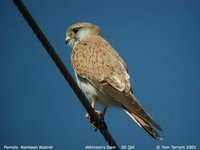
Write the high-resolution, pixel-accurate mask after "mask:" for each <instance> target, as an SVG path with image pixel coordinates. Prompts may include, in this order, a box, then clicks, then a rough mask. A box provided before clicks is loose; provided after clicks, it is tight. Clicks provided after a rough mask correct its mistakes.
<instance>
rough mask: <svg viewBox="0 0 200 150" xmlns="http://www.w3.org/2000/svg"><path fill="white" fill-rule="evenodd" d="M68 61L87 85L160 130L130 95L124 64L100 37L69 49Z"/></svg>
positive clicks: (88, 39) (92, 38) (89, 38)
mask: <svg viewBox="0 0 200 150" xmlns="http://www.w3.org/2000/svg"><path fill="white" fill-rule="evenodd" d="M71 59H72V65H73V67H74V69H75V71H76V73H77V75H78V76H80V77H82V78H85V79H86V80H88V82H91V84H93V85H94V86H95V87H96V88H97V89H99V91H101V92H102V93H103V94H105V95H106V96H108V97H109V98H110V99H111V98H112V99H113V100H115V101H117V102H118V103H119V104H120V105H121V106H122V107H123V108H124V109H126V110H127V111H129V112H130V113H134V114H136V115H138V116H139V117H141V118H142V119H144V120H145V121H146V122H149V123H150V124H152V125H154V126H155V127H156V128H157V129H159V130H162V129H161V127H160V126H159V125H158V124H156V122H155V121H154V120H153V119H152V118H151V117H150V115H149V114H148V113H146V112H145V110H144V109H143V108H142V106H141V105H140V104H139V102H138V101H137V99H136V98H135V97H134V95H133V94H132V92H131V88H130V80H129V78H130V77H129V75H128V73H127V69H126V64H125V63H124V61H123V60H122V58H121V57H120V56H119V54H118V53H117V52H116V51H115V50H114V49H113V48H112V47H111V45H110V44H109V43H108V42H106V41H105V40H104V39H103V38H101V37H100V36H90V37H88V38H87V39H85V40H82V41H80V42H79V43H78V44H77V45H76V46H75V48H74V49H73V51H72V57H71Z"/></svg>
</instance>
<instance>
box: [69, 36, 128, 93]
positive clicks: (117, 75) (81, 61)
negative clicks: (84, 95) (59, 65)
mask: <svg viewBox="0 0 200 150" xmlns="http://www.w3.org/2000/svg"><path fill="white" fill-rule="evenodd" d="M71 59H72V65H73V67H74V69H75V71H76V73H77V74H78V75H79V76H81V77H82V78H88V79H90V80H95V81H99V82H101V81H107V82H108V83H109V84H110V85H112V86H113V87H114V88H116V89H117V90H119V91H126V92H128V91H130V81H129V78H130V77H129V75H128V73H127V70H126V64H125V63H124V61H123V60H122V59H121V57H120V56H119V54H118V53H117V52H116V51H115V50H114V49H113V48H112V47H111V45H110V44H109V43H108V42H107V41H105V40H104V39H103V38H101V37H100V36H90V37H88V38H87V39H85V40H82V41H80V42H79V43H78V44H77V45H76V46H75V48H74V49H73V51H72V56H71Z"/></svg>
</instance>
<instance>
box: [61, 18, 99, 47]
mask: <svg viewBox="0 0 200 150" xmlns="http://www.w3.org/2000/svg"><path fill="white" fill-rule="evenodd" d="M91 35H98V36H101V32H100V29H99V27H98V26H96V25H94V24H91V23H87V22H82V23H76V24H73V25H71V26H70V27H69V28H68V29H67V32H66V38H65V42H66V43H67V44H68V45H69V46H70V47H72V48H73V47H74V46H75V45H76V44H77V43H78V42H79V41H81V40H83V39H84V38H86V37H89V36H91Z"/></svg>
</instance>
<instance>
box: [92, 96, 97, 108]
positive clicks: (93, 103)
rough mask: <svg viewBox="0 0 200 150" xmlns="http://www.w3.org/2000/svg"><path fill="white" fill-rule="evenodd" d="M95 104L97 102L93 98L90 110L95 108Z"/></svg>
mask: <svg viewBox="0 0 200 150" xmlns="http://www.w3.org/2000/svg"><path fill="white" fill-rule="evenodd" d="M96 102H97V100H96V98H93V99H92V108H93V109H94V107H95V104H96Z"/></svg>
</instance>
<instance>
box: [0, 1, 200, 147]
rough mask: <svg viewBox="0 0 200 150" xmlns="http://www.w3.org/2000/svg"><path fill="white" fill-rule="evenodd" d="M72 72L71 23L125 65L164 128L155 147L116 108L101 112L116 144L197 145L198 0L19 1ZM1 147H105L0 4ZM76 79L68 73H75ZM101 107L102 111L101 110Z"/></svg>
mask: <svg viewBox="0 0 200 150" xmlns="http://www.w3.org/2000/svg"><path fill="white" fill-rule="evenodd" d="M24 4H25V5H26V6H27V8H28V9H29V11H30V12H31V14H32V16H33V17H34V18H35V20H36V21H37V23H38V24H39V26H40V27H41V29H42V31H43V32H44V34H45V35H46V36H47V38H48V39H49V41H50V42H51V44H52V45H53V47H54V48H55V49H56V51H57V53H58V54H59V56H60V57H61V59H62V60H63V62H64V63H65V65H66V67H67V68H68V69H69V71H70V72H71V74H73V69H72V67H71V62H70V54H71V49H70V48H69V47H68V46H66V45H65V43H64V39H65V32H66V29H67V27H68V26H70V25H71V24H73V23H76V22H82V21H87V22H92V23H94V24H96V25H98V26H99V27H100V28H101V30H102V32H103V36H104V38H105V39H106V40H108V41H109V42H110V43H111V44H112V46H113V47H114V48H115V49H116V50H117V51H118V52H119V53H120V55H121V56H122V58H123V59H124V60H125V62H126V63H127V65H128V68H129V74H130V76H131V84H132V87H133V89H134V93H135V95H136V97H137V98H138V99H139V101H140V102H141V104H142V105H143V106H144V108H145V109H146V110H147V111H148V112H149V113H150V114H151V115H152V116H153V118H154V119H155V120H156V121H157V122H158V123H159V124H160V125H161V126H162V128H163V129H164V132H162V133H161V132H159V133H160V135H161V136H162V137H163V138H164V141H155V140H154V139H152V138H151V137H150V136H149V135H147V134H146V133H145V132H144V131H143V130H142V129H140V128H139V127H138V126H137V125H136V124H135V123H134V122H133V121H132V120H131V119H130V118H129V117H128V116H127V115H126V114H125V113H124V112H123V111H122V110H121V109H116V108H111V109H109V110H108V112H107V114H106V118H105V120H106V122H107V125H108V129H109V131H110V132H111V134H112V135H113V137H114V139H115V140H116V142H117V143H118V145H119V146H121V145H134V146H135V148H136V149H138V150H141V149H142V150H143V149H156V146H157V145H196V146H197V147H198V148H199V147H200V135H199V123H200V117H199V114H200V110H199V107H200V79H199V77H200V67H199V64H200V2H199V1H198V0H191V1H189V0H182V1H179V0H174V1H160V0H158V1H155V0H153V1H139V0H137V1H136V0H133V1H131V0H119V1H115V0H109V1H98V0H95V1H92V0H85V1H82V0H59V1H56V2H55V1H53V0H49V1H47V0H46V1H45V0H43V1H27V0H25V1H24ZM0 20H1V23H0V33H1V37H0V47H1V54H0V73H1V78H0V147H1V149H2V147H3V145H52V146H54V149H56V150H57V149H58V150H64V149H85V146H86V145H107V143H106V142H105V140H104V138H103V137H102V135H101V134H100V133H99V132H93V129H92V127H91V126H90V124H89V122H88V120H87V119H86V118H85V114H86V111H85V110H84V108H83V107H82V105H81V104H80V102H79V101H78V100H77V97H76V96H75V94H74V93H73V92H72V90H71V89H70V87H69V85H68V84H67V83H66V81H65V80H64V78H63V76H62V75H61V74H60V72H59V71H58V69H57V68H56V66H55V65H54V63H53V61H52V60H51V59H50V57H49V56H48V55H47V53H46V52H45V51H44V48H43V47H42V45H41V44H40V42H39V41H38V39H37V38H36V36H35V35H34V34H33V32H32V30H31V29H30V28H29V26H28V25H27V23H26V22H25V21H24V19H23V18H22V16H21V14H20V13H19V11H18V10H17V9H16V7H15V5H14V4H13V2H12V1H6V0H2V1H0ZM73 77H74V74H73ZM99 108H100V109H101V107H99Z"/></svg>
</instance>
